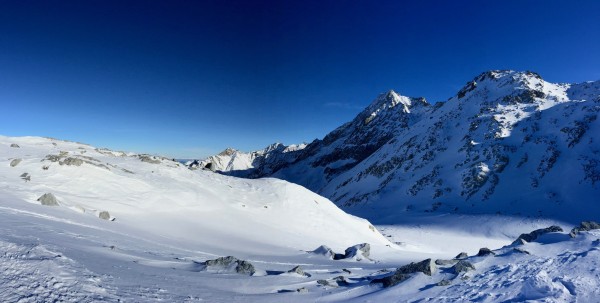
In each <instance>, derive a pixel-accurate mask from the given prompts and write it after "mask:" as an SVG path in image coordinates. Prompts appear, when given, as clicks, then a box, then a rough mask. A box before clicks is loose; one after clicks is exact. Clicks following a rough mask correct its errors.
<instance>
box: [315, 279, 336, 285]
mask: <svg viewBox="0 0 600 303" xmlns="http://www.w3.org/2000/svg"><path fill="white" fill-rule="evenodd" d="M317 284H319V285H323V286H331V287H336V286H337V285H334V284H331V283H329V281H327V280H323V279H321V280H317Z"/></svg>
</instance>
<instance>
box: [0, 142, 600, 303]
mask: <svg viewBox="0 0 600 303" xmlns="http://www.w3.org/2000/svg"><path fill="white" fill-rule="evenodd" d="M400 223H401V224H395V225H388V226H377V227H375V226H373V225H371V224H370V223H369V222H368V221H366V220H364V219H361V218H357V217H354V216H351V215H348V214H346V213H345V212H343V211H342V210H340V209H339V208H337V207H336V206H335V205H334V204H333V203H332V202H331V201H329V200H328V199H326V198H324V197H321V196H319V195H317V194H315V193H312V192H310V191H308V190H306V189H305V188H303V187H301V186H298V185H295V184H291V183H288V182H286V181H282V180H277V179H272V178H265V179H260V180H248V179H241V178H234V177H230V176H223V175H219V174H214V173H212V172H210V171H203V170H197V171H191V170H189V169H187V168H186V167H185V166H184V165H182V164H180V163H178V162H175V161H172V160H170V159H166V158H163V157H158V156H152V155H147V154H135V153H127V152H119V151H111V150H107V149H102V148H95V147H93V146H90V145H86V144H81V143H75V142H67V141H61V140H56V139H49V138H39V137H20V138H13V137H3V136H0V230H1V231H2V233H0V251H2V253H1V254H0V272H2V273H3V274H2V275H0V301H2V302H32V303H33V302H57V301H60V302H200V301H203V302H317V301H319V302H320V301H325V302H364V301H365V300H367V301H374V302H406V301H415V300H417V301H427V302H446V301H453V302H469V301H478V302H497V301H506V302H509V301H510V302H515V301H527V300H539V301H544V302H575V301H582V302H591V301H594V299H595V298H597V297H598V296H599V295H600V287H598V284H599V283H598V279H597V275H598V274H597V271H595V268H597V265H598V260H599V259H600V255H599V254H598V252H599V251H600V250H599V249H598V240H597V239H598V237H599V236H600V229H597V228H598V227H600V224H598V223H592V222H587V223H583V224H582V225H581V226H579V227H578V229H576V230H575V232H572V233H571V234H573V236H574V237H573V238H572V237H571V236H570V235H569V233H568V232H569V230H570V229H571V228H572V227H573V226H572V225H570V224H563V223H561V222H557V221H552V220H543V219H531V218H516V217H505V216H495V215H481V216H467V215H457V214H445V215H438V214H431V213H422V214H421V216H417V215H414V216H411V218H410V219H408V220H405V221H402V222H400ZM549 225H562V226H564V228H565V229H566V231H565V232H562V229H561V228H560V227H558V226H552V227H551V228H549V229H548V228H545V229H541V230H540V228H543V227H546V226H549ZM534 229H536V231H534V232H533V233H529V234H524V235H521V236H520V237H519V238H520V239H522V240H521V241H516V244H511V243H512V242H513V241H514V240H515V239H516V237H517V236H518V235H519V234H521V233H525V232H530V231H532V230H534ZM523 239H526V241H525V240H523ZM391 241H394V242H393V243H392V242H391ZM320 245H327V246H328V247H325V246H320ZM482 246H488V247H490V248H492V249H493V250H489V249H480V248H481V247H482ZM495 248H497V249H495ZM478 251H483V252H484V253H485V254H482V253H478ZM459 252H464V253H461V254H460V258H461V261H459V260H458V259H452V258H453V257H454V256H456V255H457V254H458V253H459ZM238 258H239V259H238ZM438 258H440V259H439V260H436V261H433V260H435V259H438ZM410 262H418V263H410ZM392 282H393V283H392ZM393 284H396V285H393ZM392 285H393V286H392ZM387 286H389V287H387Z"/></svg>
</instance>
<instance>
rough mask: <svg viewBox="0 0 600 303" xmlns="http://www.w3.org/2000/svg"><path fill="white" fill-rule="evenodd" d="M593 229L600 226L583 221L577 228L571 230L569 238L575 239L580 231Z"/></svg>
mask: <svg viewBox="0 0 600 303" xmlns="http://www.w3.org/2000/svg"><path fill="white" fill-rule="evenodd" d="M594 229H600V224H598V223H597V222H594V221H583V222H581V224H579V226H577V227H575V228H573V229H572V230H571V232H570V233H569V236H571V238H575V237H577V234H579V232H580V231H590V230H594Z"/></svg>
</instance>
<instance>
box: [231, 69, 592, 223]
mask: <svg viewBox="0 0 600 303" xmlns="http://www.w3.org/2000/svg"><path fill="white" fill-rule="evenodd" d="M598 111H600V81H595V82H594V81H592V82H584V83H579V84H568V83H559V84H555V83H550V82H546V81H545V80H543V78H542V77H541V76H540V75H539V74H537V73H534V72H530V71H525V72H516V71H510V70H492V71H487V72H484V73H481V74H479V75H478V76H476V77H475V78H473V80H471V81H469V82H467V84H466V85H465V86H464V87H463V88H462V89H461V90H459V91H458V93H457V94H456V95H455V96H453V97H451V98H450V99H449V100H448V101H446V102H444V103H436V104H434V105H430V104H429V103H427V101H426V100H425V99H424V98H410V97H404V96H401V95H399V94H397V93H396V92H395V91H393V90H391V91H388V92H385V93H383V94H380V95H379V96H378V97H377V98H376V99H375V100H374V101H373V102H371V104H370V105H369V106H368V107H367V108H366V109H365V110H363V111H362V112H360V113H359V114H358V115H357V116H356V117H355V118H354V119H353V120H351V121H350V122H347V123H345V124H343V125H342V126H340V127H338V128H336V129H335V130H333V131H332V132H330V133H329V134H327V135H326V136H325V137H324V138H323V139H322V140H315V141H313V142H311V143H310V144H308V145H306V147H305V148H303V149H302V150H298V151H293V152H289V153H285V154H284V153H280V154H278V157H280V158H278V160H277V161H271V162H269V164H268V165H263V166H261V165H260V163H259V165H256V166H255V167H254V170H252V171H249V170H243V169H241V170H231V171H227V170H226V171H223V173H225V174H234V175H237V176H241V177H248V178H258V177H265V176H270V177H276V178H281V179H284V180H288V181H290V182H294V183H297V184H300V185H303V186H305V187H307V188H309V189H311V190H313V191H315V192H318V193H320V194H322V195H324V196H326V197H328V198H330V199H331V200H332V201H334V202H336V203H337V204H338V205H340V206H344V207H345V208H346V210H347V211H350V212H353V213H355V214H359V215H361V216H366V217H367V218H369V219H371V220H375V219H376V218H380V217H381V212H382V210H386V211H385V212H384V213H394V212H405V211H413V210H420V211H436V210H438V209H441V210H444V211H451V212H465V213H472V212H475V213H479V212H483V213H503V214H512V215H527V216H539V215H549V216H554V217H558V218H560V219H569V218H567V217H570V216H572V215H573V216H575V213H579V214H582V213H583V212H585V211H584V210H583V209H584V208H585V207H586V203H582V202H581V201H579V202H577V201H575V200H584V201H591V199H592V197H593V196H594V195H596V194H598V193H600V192H599V189H598V187H597V184H596V180H598V179H599V178H600V177H598V176H600V166H599V164H598V163H600V152H598V150H600V145H598V143H597V142H594V140H593V134H594V133H600V132H599V131H600V130H599V129H598V125H597V123H595V121H596V119H597V113H598ZM267 157H268V156H267ZM505 170H506V171H505ZM232 171H235V173H233V172H232ZM563 178H566V179H567V181H566V183H565V182H563V180H562V179H563ZM523 184H527V186H524V185H523ZM565 184H569V186H565ZM559 185H561V186H559ZM515 188H518V189H519V191H512V189H515ZM556 189H560V190H556ZM582 193H583V194H582ZM524 201H525V202H524ZM587 204H589V203H587ZM361 205H362V206H361ZM365 205H366V207H363V206H365ZM573 206H577V208H579V209H578V210H573V209H570V207H573ZM370 208H375V209H376V210H373V211H369V210H365V209H370ZM565 211H567V213H568V215H565ZM573 220H574V221H576V219H573Z"/></svg>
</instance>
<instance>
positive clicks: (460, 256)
mask: <svg viewBox="0 0 600 303" xmlns="http://www.w3.org/2000/svg"><path fill="white" fill-rule="evenodd" d="M468 257H469V255H468V254H467V253H466V252H461V253H460V254H458V255H456V257H454V259H457V260H460V259H466V258H468Z"/></svg>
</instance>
